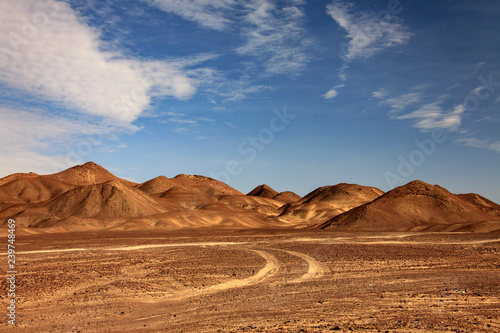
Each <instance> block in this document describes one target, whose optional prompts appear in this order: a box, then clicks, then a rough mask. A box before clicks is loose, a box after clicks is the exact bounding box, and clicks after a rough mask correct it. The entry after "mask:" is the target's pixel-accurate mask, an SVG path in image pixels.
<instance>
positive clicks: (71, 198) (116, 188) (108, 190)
mask: <svg viewBox="0 0 500 333" xmlns="http://www.w3.org/2000/svg"><path fill="white" fill-rule="evenodd" d="M46 206H47V208H48V211H49V213H50V214H51V215H55V216H57V217H59V218H61V219H63V218H67V217H70V216H74V217H82V218H119V217H138V216H148V215H154V214H159V213H163V212H165V211H166V209H165V208H164V207H163V206H162V205H161V204H159V203H158V202H157V201H156V200H155V199H153V198H151V197H149V196H148V195H146V194H144V193H143V192H142V191H140V190H138V189H135V188H133V187H129V186H127V185H126V184H124V183H122V182H121V181H119V180H111V181H108V182H105V183H101V184H95V185H87V186H80V187H77V188H75V189H73V190H70V191H67V192H65V193H64V194H62V195H60V196H59V197H57V198H55V199H53V200H51V201H49V202H48V203H47V204H46Z"/></svg>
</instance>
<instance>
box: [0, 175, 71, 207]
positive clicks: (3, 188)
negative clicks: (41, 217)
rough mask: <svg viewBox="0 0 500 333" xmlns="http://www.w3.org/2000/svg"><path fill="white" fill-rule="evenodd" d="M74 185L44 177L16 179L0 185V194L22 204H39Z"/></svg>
mask: <svg viewBox="0 0 500 333" xmlns="http://www.w3.org/2000/svg"><path fill="white" fill-rule="evenodd" d="M72 188H74V186H73V185H70V184H67V183H64V182H61V181H58V180H55V179H52V178H47V177H43V176H38V175H37V176H31V175H30V176H29V177H16V178H14V179H13V180H12V181H10V182H8V183H5V184H3V185H0V193H3V194H6V195H7V196H10V197H12V198H15V199H18V200H19V201H22V202H38V201H46V200H49V199H52V198H54V197H56V196H58V195H60V194H62V193H64V192H66V191H68V190H70V189H72Z"/></svg>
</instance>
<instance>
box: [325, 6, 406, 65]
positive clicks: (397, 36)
mask: <svg viewBox="0 0 500 333" xmlns="http://www.w3.org/2000/svg"><path fill="white" fill-rule="evenodd" d="M327 13H328V14H329V15H330V16H331V17H332V18H333V19H334V20H335V21H336V22H337V23H338V25H339V26H340V27H341V28H342V29H344V30H345V31H346V32H347V38H348V40H349V42H348V43H347V45H346V47H345V49H344V50H343V51H344V54H343V58H344V60H346V61H350V60H354V59H358V58H369V57H371V56H373V55H375V54H377V53H379V52H381V51H383V50H385V49H388V48H391V47H394V46H397V45H404V44H407V43H408V41H409V40H410V38H411V36H412V35H413V34H412V33H410V32H409V30H408V28H407V27H406V26H404V25H403V24H402V22H401V20H399V19H397V18H396V17H394V16H391V17H389V16H386V17H384V18H378V17H376V16H375V15H373V14H371V13H366V12H361V11H359V10H356V9H355V7H354V5H353V4H351V3H349V2H346V1H342V0H336V1H333V2H332V3H331V4H329V5H328V6H327Z"/></svg>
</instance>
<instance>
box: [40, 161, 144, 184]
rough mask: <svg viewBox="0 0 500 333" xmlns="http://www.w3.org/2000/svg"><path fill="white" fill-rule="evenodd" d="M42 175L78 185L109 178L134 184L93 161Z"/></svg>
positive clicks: (100, 181)
mask: <svg viewBox="0 0 500 333" xmlns="http://www.w3.org/2000/svg"><path fill="white" fill-rule="evenodd" d="M43 177H45V178H52V179H57V180H59V181H61V182H64V183H68V184H73V185H80V186H83V185H93V184H100V183H104V182H107V181H110V180H120V181H121V182H123V183H125V184H127V185H129V186H133V185H136V184H135V183H133V182H130V181H128V180H124V179H121V178H118V177H116V176H115V175H113V174H112V173H111V172H109V171H108V170H106V169H104V168H103V167H102V166H100V165H98V164H96V163H94V162H87V163H85V164H82V165H77V166H74V167H72V168H69V169H67V170H64V171H61V172H58V173H54V174H51V175H46V176H43Z"/></svg>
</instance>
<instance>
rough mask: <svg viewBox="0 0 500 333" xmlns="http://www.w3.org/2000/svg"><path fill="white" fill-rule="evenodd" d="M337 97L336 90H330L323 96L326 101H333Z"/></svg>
mask: <svg viewBox="0 0 500 333" xmlns="http://www.w3.org/2000/svg"><path fill="white" fill-rule="evenodd" d="M337 95H338V91H337V90H336V89H334V88H332V89H330V90H328V91H327V92H326V93H325V94H324V95H323V97H324V98H325V99H332V98H335V97H337Z"/></svg>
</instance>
